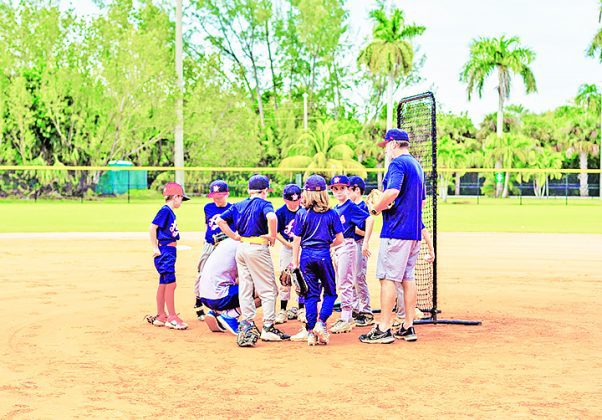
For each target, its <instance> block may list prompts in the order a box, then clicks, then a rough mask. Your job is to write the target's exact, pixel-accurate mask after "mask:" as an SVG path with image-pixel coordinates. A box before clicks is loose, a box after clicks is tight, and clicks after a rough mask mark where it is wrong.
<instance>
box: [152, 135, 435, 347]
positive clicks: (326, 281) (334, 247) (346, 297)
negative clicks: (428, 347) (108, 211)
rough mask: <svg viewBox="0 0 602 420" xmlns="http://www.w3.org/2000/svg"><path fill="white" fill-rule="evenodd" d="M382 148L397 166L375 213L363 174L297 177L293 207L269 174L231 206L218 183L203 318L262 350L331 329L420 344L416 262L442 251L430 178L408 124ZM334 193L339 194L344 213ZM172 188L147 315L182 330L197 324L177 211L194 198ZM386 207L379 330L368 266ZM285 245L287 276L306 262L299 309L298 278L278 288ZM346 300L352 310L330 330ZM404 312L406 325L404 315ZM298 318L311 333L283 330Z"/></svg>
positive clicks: (322, 338)
mask: <svg viewBox="0 0 602 420" xmlns="http://www.w3.org/2000/svg"><path fill="white" fill-rule="evenodd" d="M379 145H380V146H382V147H386V153H387V156H388V157H389V158H390V159H391V162H390V164H389V167H388V170H387V173H386V175H385V178H384V181H383V186H384V189H385V191H384V194H383V195H382V198H381V199H380V200H379V202H377V203H374V205H373V206H372V207H371V208H370V209H369V208H368V206H367V205H366V203H365V202H364V201H363V199H362V197H363V195H364V192H365V189H366V184H365V182H364V180H363V179H362V178H360V177H357V176H352V177H347V176H345V175H337V176H334V177H332V178H331V179H330V180H329V182H328V183H327V181H326V180H325V179H324V178H323V177H321V176H320V175H311V176H309V177H308V178H307V179H306V180H305V184H304V187H303V189H301V188H300V187H299V186H297V185H295V184H289V185H287V186H285V187H284V190H283V199H284V205H283V206H282V207H280V208H279V209H277V210H274V207H273V206H272V203H270V202H269V201H268V200H267V195H268V192H270V191H271V189H270V181H269V179H268V178H267V177H265V176H263V175H253V176H252V177H251V178H250V179H249V184H248V192H249V197H248V198H246V199H244V200H242V201H240V202H238V203H235V204H232V203H229V202H228V194H229V191H228V185H227V183H226V182H224V181H222V180H215V181H213V182H212V183H211V184H210V186H209V193H208V197H210V198H211V199H212V201H211V202H209V203H208V204H206V205H205V207H204V212H205V223H206V232H205V243H204V246H203V250H202V253H201V257H200V260H199V264H198V267H197V269H198V275H197V279H196V282H195V285H194V293H195V295H196V302H195V312H196V316H197V319H199V320H201V321H204V322H205V323H206V324H207V326H208V327H209V329H210V330H211V331H214V332H229V333H232V334H234V335H235V336H236V341H237V344H238V345H239V346H241V347H252V346H255V344H256V342H257V341H258V340H259V339H260V338H261V340H263V341H284V340H291V341H304V342H307V343H308V345H310V346H314V345H317V344H328V342H329V339H330V333H334V334H338V333H347V332H350V331H352V329H353V328H354V327H368V326H372V325H374V327H373V328H372V329H371V330H370V332H368V333H366V334H362V335H360V336H359V339H360V341H361V342H364V343H384V344H386V343H392V342H394V341H395V338H397V339H403V340H405V341H415V340H416V339H417V336H416V333H415V330H414V326H413V321H414V317H415V308H416V284H415V280H414V267H415V265H416V262H417V258H418V256H419V252H420V248H421V240H422V239H425V241H426V243H427V249H428V254H427V255H426V256H425V259H426V260H427V261H429V262H432V261H433V260H434V258H435V254H434V249H433V244H432V241H431V238H430V235H429V234H428V231H427V230H426V229H425V228H424V224H423V223H422V206H423V204H424V200H425V198H426V194H425V185H424V173H423V171H422V168H421V167H420V164H419V163H418V162H417V161H416V159H415V158H414V157H413V156H412V155H411V154H410V152H409V146H410V139H409V136H408V134H407V133H406V132H405V131H402V130H399V129H392V130H389V131H387V133H386V135H385V137H384V140H383V141H382V142H381V143H379ZM329 190H330V191H331V192H332V195H333V196H334V198H335V199H336V200H337V204H336V205H335V206H334V207H333V208H331V206H330V200H329V195H328V191H329ZM163 195H164V197H165V205H164V206H163V207H162V208H161V209H160V210H159V212H158V213H157V215H156V216H155V218H154V219H153V221H152V223H151V226H150V240H151V244H152V246H153V256H154V263H155V267H156V269H157V272H158V273H159V286H158V289H157V297H156V302H157V314H156V315H149V316H147V317H146V320H147V321H148V322H149V323H151V324H152V325H155V326H165V327H167V328H172V329H176V330H183V329H186V328H188V325H187V324H186V323H185V322H184V321H182V320H181V319H180V318H179V317H178V315H177V312H176V310H175V303H174V291H175V288H176V277H175V261H176V243H177V240H178V239H180V236H179V232H178V227H177V224H176V217H175V214H174V209H177V208H178V207H180V205H181V204H182V202H183V201H186V200H188V199H189V198H188V197H187V196H186V195H185V194H184V191H183V189H182V187H181V186H180V185H179V184H177V183H175V182H170V183H168V184H167V185H166V186H165V188H164V190H163ZM381 212H382V216H383V229H382V231H381V243H380V248H379V255H378V261H377V269H376V277H377V278H378V279H379V280H380V283H381V308H382V315H381V320H380V322H379V323H378V324H376V325H375V321H374V315H373V313H372V309H371V306H370V293H369V290H368V285H367V282H366V268H367V262H368V257H370V255H371V253H370V248H369V242H370V236H371V234H372V230H373V225H374V217H375V215H377V214H380V213H381ZM276 242H280V244H281V251H280V261H279V263H280V264H279V269H280V272H283V271H284V270H286V269H295V268H299V269H300V271H301V273H302V275H303V278H304V280H305V282H306V283H307V286H308V287H307V289H308V290H307V293H306V294H305V295H303V296H298V300H297V306H296V307H291V308H289V307H288V306H289V300H290V298H291V286H290V283H284V284H283V283H282V282H281V283H280V284H278V280H277V277H276V275H275V274H276V273H275V271H274V267H273V263H272V256H271V253H270V247H272V246H274V245H275V243H276ZM278 298H279V300H280V307H279V310H277V309H276V308H277V306H276V304H277V300H278ZM337 298H340V310H341V316H340V318H339V319H337V320H336V321H335V322H334V323H332V325H330V326H328V325H327V321H328V320H329V318H330V317H331V315H332V313H333V311H334V307H335V302H336V300H337ZM320 302H321V305H320ZM259 306H261V307H262V309H263V323H262V329H261V331H260V330H259V328H258V327H257V326H256V325H255V322H254V318H255V315H256V308H257V307H259ZM394 308H396V309H397V312H396V314H397V320H398V322H397V323H395V322H393V317H392V315H393V310H394ZM406 308H407V309H408V310H404V309H406ZM416 312H417V311H416ZM294 319H297V320H298V321H300V322H301V328H300V330H299V332H298V333H296V334H295V335H293V336H289V335H287V334H285V333H284V332H283V331H281V330H280V329H278V328H277V326H276V325H277V324H283V323H285V322H287V321H288V320H294Z"/></svg>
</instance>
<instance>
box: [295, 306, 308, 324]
mask: <svg viewBox="0 0 602 420" xmlns="http://www.w3.org/2000/svg"><path fill="white" fill-rule="evenodd" d="M297 321H299V322H303V323H304V324H307V316H306V315H305V308H301V309H299V311H298V312H297Z"/></svg>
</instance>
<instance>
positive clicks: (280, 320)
mask: <svg viewBox="0 0 602 420" xmlns="http://www.w3.org/2000/svg"><path fill="white" fill-rule="evenodd" d="M286 321H288V318H287V316H286V311H285V310H284V309H281V310H280V312H278V314H277V315H276V318H275V319H274V323H275V324H284V323H285V322H286Z"/></svg>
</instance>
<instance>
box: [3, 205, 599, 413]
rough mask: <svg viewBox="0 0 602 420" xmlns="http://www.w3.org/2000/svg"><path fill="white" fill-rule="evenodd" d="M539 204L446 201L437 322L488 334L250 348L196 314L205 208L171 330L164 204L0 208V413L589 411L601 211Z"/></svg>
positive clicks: (193, 224)
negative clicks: (158, 232)
mask: <svg viewBox="0 0 602 420" xmlns="http://www.w3.org/2000/svg"><path fill="white" fill-rule="evenodd" d="M539 203H540V204H531V205H523V206H519V205H518V204H517V203H516V202H510V201H508V200H507V201H505V202H502V203H500V204H496V203H493V202H485V203H481V204H480V205H479V206H477V205H475V204H474V203H469V204H467V203H459V204H451V203H449V204H445V205H442V206H441V208H440V210H441V212H440V227H441V233H440V234H439V237H438V253H437V258H438V264H439V265H438V269H439V279H440V285H439V293H440V304H439V307H440V308H441V309H442V310H443V313H442V314H441V317H442V318H446V319H472V320H481V321H482V322H483V324H482V325H481V326H456V325H422V326H418V327H417V333H418V336H419V340H418V341H417V342H415V343H406V342H402V341H397V342H395V343H394V344H392V345H372V346H370V345H365V344H361V343H360V342H359V341H358V339H357V336H358V335H359V334H360V333H361V332H364V331H367V329H365V328H364V329H359V328H356V329H355V330H354V331H353V332H352V333H349V334H343V335H336V336H333V337H332V339H331V343H330V344H329V345H328V346H320V347H312V348H310V347H308V346H307V345H305V344H303V343H292V342H284V343H262V342H259V343H258V345H257V347H256V348H250V349H249V348H239V347H237V346H236V344H235V340H234V337H233V336H230V335H225V334H218V333H211V332H209V330H208V329H207V327H206V325H205V324H204V323H203V322H199V321H196V320H195V319H194V317H193V311H192V304H193V299H192V292H191V289H192V285H193V281H194V274H195V267H196V262H197V258H198V255H199V252H200V248H201V239H200V238H201V235H200V233H199V232H196V231H198V230H200V226H201V220H200V213H199V210H200V204H196V205H191V206H188V207H187V206H186V204H185V205H184V207H183V208H182V209H181V210H182V212H181V213H178V222H179V225H180V228H181V230H182V231H184V233H183V234H182V240H181V241H180V245H183V246H184V248H186V247H190V249H182V250H181V251H180V252H179V254H178V262H177V274H178V289H177V291H176V306H177V308H178V310H179V312H180V313H181V316H182V318H183V319H184V320H185V321H187V322H189V324H190V328H189V329H188V330H186V331H173V330H166V329H164V328H156V327H152V326H150V325H149V324H147V323H146V322H144V321H143V316H144V315H145V314H148V313H152V312H153V310H154V294H155V290H156V274H155V272H154V268H153V265H152V260H151V252H150V245H149V243H148V238H147V234H146V233H145V230H146V228H147V226H148V221H149V220H150V218H151V217H152V215H153V212H155V211H156V209H157V208H158V206H160V202H158V203H154V202H153V203H139V204H131V205H127V204H120V203H88V204H78V203H35V204H34V203H26V204H23V203H10V202H7V203H2V204H0V213H1V214H2V218H1V220H0V232H3V233H1V234H0V238H1V239H2V241H3V244H4V245H3V246H2V247H0V254H1V261H2V263H3V269H2V273H1V274H0V277H1V278H2V284H3V291H2V293H1V295H0V296H1V302H2V306H3V307H4V311H5V312H4V313H5V320H4V323H3V324H4V327H3V331H4V332H3V334H2V337H3V339H2V342H1V343H0V390H1V394H2V398H0V417H1V418H65V417H86V418H116V417H119V418H121V417H125V418H139V417H143V418H145V417H149V418H150V417H158V416H169V417H174V418H200V417H208V418H238V417H253V418H276V417H277V418H281V417H302V418H310V417H311V418H315V417H317V416H320V417H324V418H362V417H365V418H384V417H388V418H391V417H401V416H404V417H421V418H435V417H442V418H462V417H469V416H470V417H479V418H506V417H529V416H541V417H550V418H567V417H570V418H599V417H600V416H602V395H601V393H600V390H601V389H602V362H601V361H600V358H599V348H600V344H599V343H600V342H602V309H601V307H600V305H599V300H600V296H602V258H601V255H602V222H601V220H602V205H600V203H598V202H597V201H594V200H588V201H578V200H576V201H575V202H570V203H569V205H568V206H564V203H548V205H543V204H541V202H539ZM187 204H188V203H187ZM115 206H119V207H118V208H117V209H115ZM28 221H29V222H28ZM40 232H41V233H40ZM111 232H113V233H111ZM115 232H118V233H115ZM372 249H373V250H376V249H377V242H376V238H375V242H374V244H373V246H372ZM278 252H279V246H276V247H275V248H274V251H273V258H274V259H275V260H276V259H277V257H278ZM375 263H376V259H375V258H374V257H372V258H371V259H370V262H369V274H368V276H369V285H370V289H371V293H372V298H373V303H375V306H378V293H379V286H378V283H377V281H376V280H375V279H374V269H375ZM336 316H337V315H336V314H335V317H334V318H335V319H336ZM299 326H300V325H299V324H298V323H297V321H289V322H288V323H286V324H284V325H283V329H284V330H285V331H286V332H289V333H294V332H296V331H297V330H298V328H299ZM596 343H598V344H596Z"/></svg>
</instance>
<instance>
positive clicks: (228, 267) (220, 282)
mask: <svg viewBox="0 0 602 420" xmlns="http://www.w3.org/2000/svg"><path fill="white" fill-rule="evenodd" d="M239 244H240V242H238V241H235V240H234V239H230V238H228V239H225V240H223V241H222V242H220V243H219V245H217V246H216V247H215V250H214V251H213V252H212V253H211V255H209V258H207V261H206V262H205V266H204V267H203V271H202V272H201V281H200V284H199V293H200V295H201V297H202V298H205V299H221V298H223V297H224V296H227V295H228V288H229V287H230V286H232V285H234V284H236V283H237V279H238V269H237V268H236V250H237V249H238V245H239Z"/></svg>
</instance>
